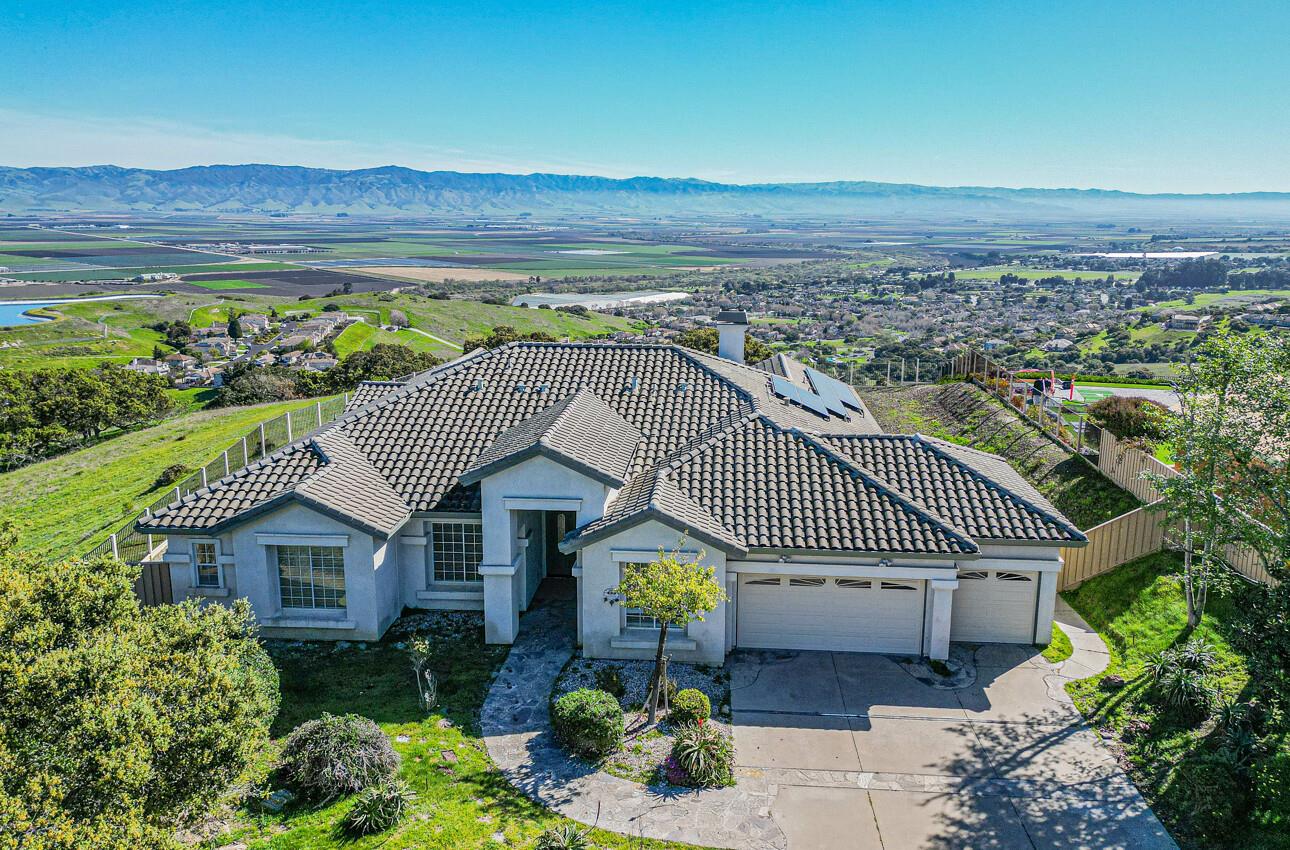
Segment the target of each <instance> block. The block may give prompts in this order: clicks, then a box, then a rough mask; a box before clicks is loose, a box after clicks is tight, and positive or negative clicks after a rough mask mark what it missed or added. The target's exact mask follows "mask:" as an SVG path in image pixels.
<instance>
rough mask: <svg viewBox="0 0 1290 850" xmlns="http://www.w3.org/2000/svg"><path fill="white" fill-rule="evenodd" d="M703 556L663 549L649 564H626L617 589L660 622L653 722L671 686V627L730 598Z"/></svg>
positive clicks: (651, 696) (625, 602) (651, 703)
mask: <svg viewBox="0 0 1290 850" xmlns="http://www.w3.org/2000/svg"><path fill="white" fill-rule="evenodd" d="M703 555H704V553H702V552H700V553H699V555H698V557H696V558H695V559H694V560H693V561H690V560H685V559H683V556H682V555H681V552H680V551H679V547H678V549H677V550H674V551H672V552H671V553H666V552H664V551H663V550H662V549H659V550H658V558H657V559H655V560H653V561H650V562H649V563H648V564H628V565H627V566H626V567H624V568H623V580H622V582H620V583H619V585H618V587H617V589H616V592H617V593H618V594H619V595H620V596H621V597H622V603H623V605H625V606H627V607H628V608H638V609H640V612H641V613H642V614H644V615H645V616H647V617H653V618H654V619H656V620H657V621H658V624H659V632H658V650H657V651H656V652H655V653H654V674H653V676H652V677H651V678H650V687H649V697H648V704H647V708H648V710H649V722H650V723H651V724H652V723H654V721H655V720H656V719H657V717H658V706H659V703H660V702H661V696H662V693H663V691H664V690H665V689H666V686H667V682H666V680H665V679H664V671H663V652H664V650H665V649H666V646H667V632H668V628H669V627H671V626H686V625H689V624H690V623H691V622H693V621H696V620H698V621H702V620H703V615H704V614H707V613H708V612H709V611H712V610H713V609H714V608H716V607H717V606H718V605H720V604H721V603H722V602H724V601H725V599H726V592H725V591H724V590H722V589H721V585H719V584H717V580H716V570H715V569H714V568H713V567H706V566H703V565H702V564H700V563H699V562H700V561H702V560H703Z"/></svg>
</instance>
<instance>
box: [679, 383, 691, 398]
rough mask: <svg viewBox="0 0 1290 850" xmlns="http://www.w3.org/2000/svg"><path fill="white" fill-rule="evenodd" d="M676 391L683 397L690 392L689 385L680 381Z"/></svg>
mask: <svg viewBox="0 0 1290 850" xmlns="http://www.w3.org/2000/svg"><path fill="white" fill-rule="evenodd" d="M676 391H677V392H678V393H679V394H681V395H685V394H686V393H687V392H689V391H690V385H689V384H687V383H686V382H685V381H682V382H681V383H679V384H677V385H676Z"/></svg>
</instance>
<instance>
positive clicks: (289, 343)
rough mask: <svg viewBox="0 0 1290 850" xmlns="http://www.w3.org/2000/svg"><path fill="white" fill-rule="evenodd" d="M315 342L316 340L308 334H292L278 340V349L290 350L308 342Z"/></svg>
mask: <svg viewBox="0 0 1290 850" xmlns="http://www.w3.org/2000/svg"><path fill="white" fill-rule="evenodd" d="M313 342H316V340H314V339H313V338H312V337H310V336H308V335H306V334H292V335H291V336H289V337H286V338H285V339H281V340H279V341H278V350H279V351H290V350H291V349H294V348H299V347H300V346H302V345H304V344H306V343H313Z"/></svg>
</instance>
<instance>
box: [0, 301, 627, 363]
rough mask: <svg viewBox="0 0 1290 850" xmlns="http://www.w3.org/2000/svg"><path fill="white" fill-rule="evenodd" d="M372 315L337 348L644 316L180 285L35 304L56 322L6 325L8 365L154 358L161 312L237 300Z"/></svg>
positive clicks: (430, 347)
mask: <svg viewBox="0 0 1290 850" xmlns="http://www.w3.org/2000/svg"><path fill="white" fill-rule="evenodd" d="M331 304H335V305H336V306H337V307H338V308H339V309H341V310H343V311H345V312H348V313H353V314H354V315H356V316H360V317H362V318H363V319H364V321H365V323H366V325H362V324H356V325H353V326H351V327H350V328H347V329H346V330H345V331H344V332H342V334H341V336H340V338H339V339H338V340H337V343H336V347H337V353H339V354H341V355H344V354H347V353H350V352H352V351H360V350H367V349H370V348H371V347H372V346H373V345H376V344H377V343H379V342H397V343H400V344H403V345H407V346H409V347H411V348H414V349H417V350H419V351H430V352H432V353H434V354H436V355H438V356H440V357H455V356H457V355H458V354H460V353H461V346H462V344H463V343H464V342H465V340H466V337H468V336H473V335H483V334H487V333H488V332H489V331H490V330H491V329H492V328H494V327H496V326H498V325H510V326H512V327H514V328H516V329H517V330H519V331H521V332H523V333H529V332H532V331H542V332H545V333H549V334H551V335H552V336H554V337H555V338H557V339H563V338H566V337H568V338H570V339H585V338H588V337H595V336H603V335H605V334H609V333H613V332H615V331H630V330H632V329H633V328H634V325H633V324H632V323H631V322H630V321H628V320H626V319H622V318H618V317H615V316H609V315H605V314H602V313H594V312H593V313H590V314H588V315H587V316H586V317H585V318H584V317H581V316H576V315H573V314H570V313H564V312H560V311H557V310H536V309H530V308H527V307H508V306H499V305H493V304H483V303H480V302H477V301H464V300H451V301H441V300H436V299H431V298H425V297H422V296H418V295H413V294H407V293H405V294H399V295H389V294H375V293H358V294H354V295H345V296H336V297H332V298H310V299H306V300H303V301H302V300H300V299H298V298H283V297H280V296H274V295H268V294H261V293H260V292H259V291H255V292H254V293H247V294H241V293H233V292H219V291H214V292H207V293H206V294H204V295H199V294H188V293H176V294H171V295H160V294H159V295H157V296H156V297H151V298H130V299H127V300H120V301H83V302H80V303H76V302H69V303H63V304H57V305H54V306H51V307H46V308H41V309H39V310H36V311H35V314H36V315H40V316H44V317H47V318H49V319H52V321H46V322H39V323H35V324H25V325H18V326H13V327H0V369H38V368H52V367H78V368H92V367H94V366H96V365H98V364H100V363H127V362H129V361H130V359H131V358H134V357H149V356H151V355H152V352H153V348H154V347H156V346H161V347H162V348H163V350H167V351H168V350H169V348H168V347H166V346H165V340H164V337H163V336H162V334H160V333H159V332H157V331H155V330H152V328H151V327H150V326H151V325H154V324H156V323H157V322H160V321H187V322H190V323H191V324H193V325H194V326H196V327H208V326H209V325H210V324H211V323H212V322H215V321H222V320H224V318H225V317H226V316H227V314H228V311H229V310H230V309H232V310H237V311H239V312H253V313H254V312H260V313H266V312H268V311H269V310H270V309H276V310H278V312H280V313H286V312H292V313H310V314H315V315H316V314H317V313H320V312H321V311H322V308H323V307H324V306H327V305H331ZM391 310H401V311H403V313H404V314H405V315H406V316H407V317H408V321H409V322H410V325H411V327H410V328H409V329H406V330H401V331H398V332H397V333H395V332H390V331H385V330H382V329H380V326H381V325H387V324H389V322H390V311H391Z"/></svg>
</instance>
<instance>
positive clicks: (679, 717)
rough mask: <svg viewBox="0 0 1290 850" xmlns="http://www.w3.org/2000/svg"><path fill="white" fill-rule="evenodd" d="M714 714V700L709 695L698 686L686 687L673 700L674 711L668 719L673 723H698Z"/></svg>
mask: <svg viewBox="0 0 1290 850" xmlns="http://www.w3.org/2000/svg"><path fill="white" fill-rule="evenodd" d="M711 716H712V702H711V700H709V699H708V695H707V694H705V693H704V692H703V691H700V690H698V689H697V688H686V689H685V690H683V691H681V692H680V693H678V694H677V695H676V697H675V698H674V699H673V700H672V713H671V714H670V715H669V716H668V719H669V720H671V721H672V722H673V723H676V724H681V723H697V722H699V721H700V720H707V719H708V718H709V717H711Z"/></svg>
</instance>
